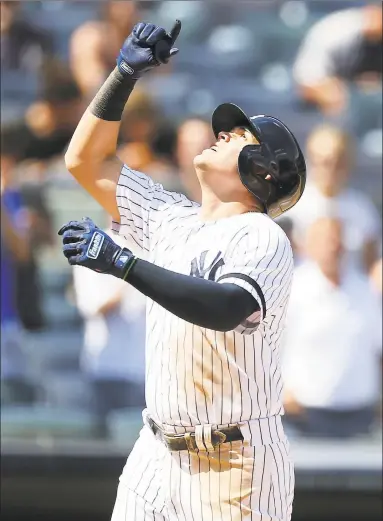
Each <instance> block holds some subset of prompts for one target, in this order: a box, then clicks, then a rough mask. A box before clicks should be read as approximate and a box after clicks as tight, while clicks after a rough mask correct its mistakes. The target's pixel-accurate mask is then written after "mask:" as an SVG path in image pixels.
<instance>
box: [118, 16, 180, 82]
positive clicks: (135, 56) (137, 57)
mask: <svg viewBox="0 0 383 521" xmlns="http://www.w3.org/2000/svg"><path fill="white" fill-rule="evenodd" d="M180 31H181V22H180V21H179V20H176V22H175V24H174V26H173V28H172V30H171V31H170V32H169V33H167V32H166V30H165V29H163V28H162V27H159V26H158V25H154V24H150V23H144V22H140V23H138V24H136V25H135V26H134V28H133V31H132V33H131V34H130V35H129V36H128V38H127V39H126V40H125V42H124V43H123V45H122V48H121V50H120V54H119V56H118V58H117V66H118V69H119V70H120V72H121V73H122V74H123V75H124V76H128V77H129V76H130V77H131V78H132V79H135V80H137V79H138V78H140V77H141V76H142V75H143V74H144V73H145V72H147V71H149V70H150V69H153V68H154V67H158V66H159V65H160V64H161V63H168V61H169V59H170V58H171V57H172V56H174V55H175V54H177V53H178V49H177V48H176V47H173V45H174V43H175V41H176V39H177V38H178V35H179V34H180Z"/></svg>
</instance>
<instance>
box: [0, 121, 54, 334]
mask: <svg viewBox="0 0 383 521" xmlns="http://www.w3.org/2000/svg"><path fill="white" fill-rule="evenodd" d="M24 137H25V136H24ZM21 138H22V136H21V135H20V134H19V131H18V128H17V126H13V125H8V126H3V127H2V129H1V156H0V157H1V172H2V177H3V178H4V180H3V183H4V184H5V185H6V186H11V185H14V184H15V183H17V193H18V196H19V197H20V200H21V201H22V205H23V208H24V212H23V215H24V216H26V222H25V223H23V226H24V225H27V229H26V231H27V232H28V239H29V245H30V255H29V256H28V259H24V260H22V261H21V262H18V261H17V260H16V262H15V263H14V269H15V277H16V282H17V284H16V285H15V288H16V294H15V305H16V308H17V311H18V314H19V318H20V320H21V322H22V324H23V326H24V327H25V328H26V329H28V330H36V329H41V328H42V327H43V325H44V317H43V312H42V294H41V284H40V279H39V273H38V268H37V260H36V258H37V254H38V252H39V250H40V248H41V247H45V246H52V245H53V230H52V219H51V215H50V212H49V210H48V208H47V205H46V202H45V198H44V187H43V186H42V185H40V184H31V183H28V182H25V180H24V175H23V174H24V168H23V166H22V165H21V164H20V160H21V159H22V157H24V155H25V146H26V144H27V142H26V141H25V140H23V139H21ZM20 170H21V172H20ZM20 178H21V179H20ZM25 210H26V211H25ZM30 302H33V306H31V305H30Z"/></svg>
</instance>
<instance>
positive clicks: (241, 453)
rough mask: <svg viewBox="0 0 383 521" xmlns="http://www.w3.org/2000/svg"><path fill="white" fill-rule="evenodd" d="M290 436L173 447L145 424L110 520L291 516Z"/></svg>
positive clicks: (226, 520) (259, 520) (277, 519)
mask: <svg viewBox="0 0 383 521" xmlns="http://www.w3.org/2000/svg"><path fill="white" fill-rule="evenodd" d="M293 493H294V471H293V464H292V461H291V458H290V456H289V449H288V442H287V441H285V442H281V441H279V442H277V443H271V444H266V445H258V446H256V447H251V446H249V445H248V444H247V443H246V441H245V442H244V443H243V442H242V441H238V442H233V443H226V444H223V445H221V447H220V448H219V449H218V450H217V451H215V452H210V453H209V452H206V451H199V452H189V451H179V452H170V451H169V450H168V449H167V448H166V447H165V445H163V443H161V442H160V441H159V440H158V439H157V438H155V436H154V435H153V433H152V432H151V431H150V429H149V428H148V427H146V426H145V427H144V428H143V429H142V431H141V433H140V437H139V439H138V441H137V442H136V444H135V446H134V448H133V450H132V452H131V454H130V456H129V458H128V461H127V463H126V465H125V468H124V471H123V473H122V475H121V477H120V484H119V487H118V491H117V499H116V503H115V507H114V510H113V514H112V519H111V521H290V519H291V510H292V501H293Z"/></svg>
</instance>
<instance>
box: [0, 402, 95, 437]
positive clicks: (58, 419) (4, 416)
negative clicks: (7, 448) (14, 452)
mask: <svg viewBox="0 0 383 521" xmlns="http://www.w3.org/2000/svg"><path fill="white" fill-rule="evenodd" d="M95 435H96V422H95V418H94V416H93V415H92V414H91V413H89V412H86V411H82V410H74V409H67V408H60V407H54V408H53V407H46V406H41V405H34V406H31V407H25V406H4V407H2V410H1V437H2V438H9V437H11V438H36V437H44V436H46V437H54V438H56V437H57V438H66V439H68V438H77V439H78V438H92V437H94V436H95Z"/></svg>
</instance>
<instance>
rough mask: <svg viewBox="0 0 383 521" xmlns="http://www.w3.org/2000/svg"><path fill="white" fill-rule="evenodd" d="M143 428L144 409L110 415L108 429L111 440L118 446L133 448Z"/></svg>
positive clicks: (132, 409)
mask: <svg viewBox="0 0 383 521" xmlns="http://www.w3.org/2000/svg"><path fill="white" fill-rule="evenodd" d="M142 426H143V422H142V409H136V408H131V409H121V410H118V411H113V412H111V413H109V415H108V418H107V428H108V432H109V437H110V439H111V440H112V441H113V442H114V443H116V444H123V445H126V446H128V447H129V446H133V444H134V443H135V441H136V439H137V437H138V434H139V432H140V430H141V428H142Z"/></svg>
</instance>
